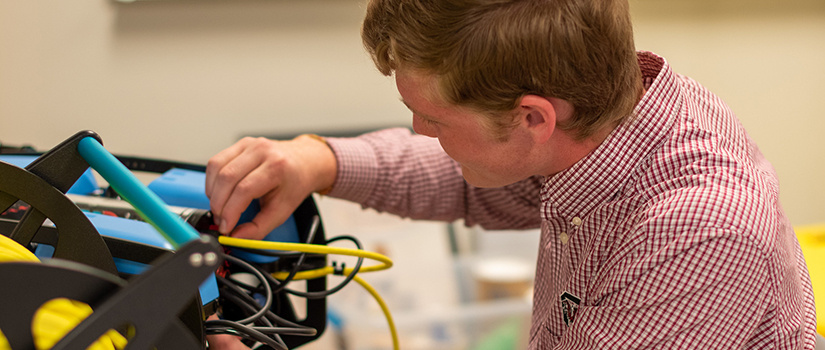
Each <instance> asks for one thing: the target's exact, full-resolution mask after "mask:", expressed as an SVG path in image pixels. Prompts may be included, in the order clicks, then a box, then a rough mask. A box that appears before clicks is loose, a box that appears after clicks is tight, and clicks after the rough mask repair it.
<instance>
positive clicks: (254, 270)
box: [224, 254, 274, 324]
mask: <svg viewBox="0 0 825 350" xmlns="http://www.w3.org/2000/svg"><path fill="white" fill-rule="evenodd" d="M224 258H225V259H227V260H229V261H230V262H232V263H233V264H236V265H239V266H241V267H243V268H244V269H245V270H247V271H249V272H251V273H252V274H254V275H255V276H256V277H258V279H260V280H261V284H263V286H264V296H266V302H264V305H263V306H262V307H261V309H260V310H258V312H256V313H255V314H253V315H252V316H249V317H247V318H244V319H242V320H238V321H235V322H238V323H241V324H248V323H253V322H254V321H255V320H257V319H258V318H260V317H261V316H263V315H264V314H265V313H266V310H269V308H270V307H272V300H273V299H274V293H273V291H272V287H271V286H270V285H269V283H268V280H267V278H266V276H267V274H264V273H261V271H260V270H258V269H257V268H255V266H252V265H251V264H250V263H248V262H246V261H243V260H241V259H238V258H236V257H234V256H231V255H229V254H224Z"/></svg>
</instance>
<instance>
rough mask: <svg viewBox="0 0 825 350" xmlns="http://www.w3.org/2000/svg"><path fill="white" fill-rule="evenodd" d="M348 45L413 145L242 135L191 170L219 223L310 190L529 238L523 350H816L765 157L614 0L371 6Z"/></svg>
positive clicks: (267, 211)
mask: <svg viewBox="0 0 825 350" xmlns="http://www.w3.org/2000/svg"><path fill="white" fill-rule="evenodd" d="M362 34H363V38H364V43H365V46H366V47H367V50H368V51H369V52H370V54H371V55H372V57H373V59H374V60H375V62H376V65H377V67H378V69H379V70H380V71H381V72H382V73H383V74H385V75H394V77H395V81H396V85H397V87H398V91H399V93H400V95H401V98H402V101H403V103H405V104H406V105H407V106H408V107H409V109H410V110H411V111H412V113H413V128H414V130H415V132H416V133H417V134H420V135H410V133H409V132H407V131H406V130H402V129H394V130H385V131H379V132H376V133H371V134H367V135H363V136H361V137H358V138H354V139H327V140H322V139H318V138H314V137H310V136H302V137H298V138H296V139H294V140H291V141H270V140H264V139H244V140H241V141H239V142H238V143H237V144H235V145H233V146H232V147H230V148H228V149H226V150H224V151H222V152H221V153H219V154H217V155H216V156H214V157H213V158H212V159H211V160H210V161H209V166H208V169H207V194H208V195H209V196H210V198H211V201H212V210H213V212H214V213H215V215H216V217H217V218H218V219H219V225H220V228H221V231H222V232H224V233H227V234H232V235H233V236H237V237H247V238H260V237H262V236H263V234H264V233H265V232H268V231H269V230H271V229H272V228H274V227H275V226H277V225H278V224H280V223H281V222H283V221H284V220H285V219H286V217H287V216H288V215H289V214H290V213H291V212H292V210H293V209H294V208H295V207H296V206H297V205H298V204H299V203H300V202H301V200H302V199H303V198H304V197H306V196H307V195H308V194H309V193H311V192H313V191H321V192H324V193H328V195H330V196H334V197H339V198H344V199H348V200H351V201H354V202H357V203H361V204H362V205H364V206H366V207H371V208H375V209H377V210H381V211H387V212H392V213H395V214H398V215H401V216H405V217H411V218H416V219H429V220H445V221H452V220H457V219H464V220H465V222H466V224H467V225H481V226H483V227H485V228H487V229H520V228H536V227H540V228H541V232H542V238H541V243H540V247H538V249H539V257H538V262H537V271H536V279H535V291H534V306H533V322H532V328H531V330H530V345H529V347H530V349H551V348H552V349H607V348H634V349H635V348H656V349H660V348H661V349H705V348H724V349H763V348H764V349H813V347H814V344H815V333H814V328H815V314H814V304H813V293H812V290H811V285H810V278H809V276H808V272H807V269H806V266H805V261H804V259H803V257H802V253H801V250H800V248H799V244H798V242H797V241H796V238H795V236H794V233H793V230H792V228H791V225H790V223H789V222H788V220H787V218H786V216H785V215H784V213H783V212H782V209H781V207H780V204H779V202H778V181H777V179H776V175H775V173H774V171H773V169H772V167H771V165H770V164H769V163H768V162H767V161H766V160H765V158H764V157H763V156H762V155H761V154H760V152H759V150H758V149H757V147H756V145H755V144H754V143H753V142H752V141H751V140H750V139H749V138H748V136H747V134H746V133H745V131H744V130H743V128H742V126H741V125H740V124H739V122H738V121H737V119H736V117H735V116H734V114H733V113H732V112H731V111H730V110H729V109H728V107H727V106H726V105H725V104H724V103H723V102H722V101H721V100H719V99H718V98H717V97H716V96H714V95H713V94H712V93H710V92H709V91H707V90H706V89H704V88H703V87H702V86H701V85H699V84H698V83H696V82H695V81H693V80H690V79H689V78H686V77H684V76H681V75H678V74H676V73H674V72H673V71H672V70H671V68H670V66H669V65H668V64H667V62H666V61H665V60H664V59H663V58H661V57H658V56H656V55H655V54H652V53H649V52H636V51H635V48H634V44H633V33H632V28H631V22H630V16H629V11H628V3H627V1H626V0H546V1H536V0H438V1H435V0H432V1H426V0H373V1H371V2H370V4H369V7H368V9H367V16H366V19H365V21H364V27H363V33H362ZM324 141H325V142H324ZM253 198H261V200H262V203H263V210H262V212H261V214H259V215H258V217H257V218H255V220H253V222H251V223H248V224H244V225H240V226H238V227H234V226H235V223H236V222H237V220H238V217H239V215H240V213H241V211H242V210H243V209H244V208H246V206H247V205H248V203H249V202H250V201H251V200H252V199H253ZM233 228H234V229H233Z"/></svg>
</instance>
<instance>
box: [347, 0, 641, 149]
mask: <svg viewBox="0 0 825 350" xmlns="http://www.w3.org/2000/svg"><path fill="white" fill-rule="evenodd" d="M362 37H363V40H364V45H365V46H366V48H367V51H368V52H369V53H370V54H371V55H372V58H373V60H374V61H375V63H376V66H377V67H378V69H379V70H380V71H381V72H382V73H383V74H385V75H391V74H393V72H394V71H396V70H398V69H412V70H415V71H419V72H428V73H429V74H432V75H433V76H434V77H435V78H436V80H437V89H438V93H439V94H440V95H441V97H442V99H443V100H445V101H447V102H448V103H451V104H455V105H458V106H462V107H465V108H469V109H472V110H475V111H477V112H479V113H481V114H483V115H485V116H486V117H487V124H488V126H489V127H490V129H491V130H493V131H495V132H496V133H497V134H498V135H499V136H500V137H501V138H502V139H506V137H507V136H506V135H507V134H508V132H509V130H510V129H511V128H512V127H513V125H515V124H516V123H517V121H514V120H513V118H512V116H513V113H512V111H513V110H514V109H515V108H516V107H517V106H518V105H519V103H520V100H521V98H522V97H524V96H526V95H537V96H543V97H553V98H558V99H562V100H565V101H568V102H569V103H570V104H571V105H572V106H573V108H574V116H573V118H571V120H570V121H569V122H567V123H565V124H560V125H558V127H559V128H561V129H563V130H568V131H570V132H571V133H573V134H574V135H576V136H577V137H581V138H584V137H587V136H589V135H590V134H591V133H593V132H594V131H596V130H598V129H600V128H602V127H604V126H606V125H610V124H614V123H616V122H618V121H620V120H621V119H622V118H624V117H626V116H628V115H630V113H631V112H632V110H633V107H634V106H635V104H636V103H637V101H638V100H639V97H640V94H641V91H642V87H641V75H640V74H641V73H640V70H639V68H638V62H637V60H636V54H635V47H634V44H633V31H632V26H631V22H630V15H629V10H628V3H627V0H372V1H371V2H370V3H369V5H368V8H367V15H366V18H365V20H364V25H363V29H362Z"/></svg>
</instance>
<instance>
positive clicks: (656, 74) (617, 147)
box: [541, 52, 682, 220]
mask: <svg viewBox="0 0 825 350" xmlns="http://www.w3.org/2000/svg"><path fill="white" fill-rule="evenodd" d="M637 57H638V59H639V65H640V66H641V69H642V78H643V80H644V81H645V86H646V88H647V91H646V92H645V95H644V96H643V97H642V99H641V101H640V102H639V103H638V104H637V105H636V108H635V109H634V111H633V115H634V117H632V118H627V120H625V121H624V122H622V124H620V125H619V126H618V127H616V129H614V130H613V132H611V134H610V135H609V136H608V137H607V139H605V141H604V142H602V144H601V145H599V147H598V148H596V149H595V150H594V151H593V152H591V153H590V154H589V155H587V156H586V157H584V158H582V159H581V160H580V161H578V162H577V163H576V164H574V165H573V166H572V167H570V168H568V169H566V170H564V171H562V172H560V173H558V174H555V175H553V176H550V177H547V178H546V179H545V182H544V185H543V186H542V190H541V201H542V218H543V219H545V220H547V219H551V218H553V217H561V218H564V219H571V218H573V217H581V218H584V217H585V216H586V215H587V214H588V213H590V212H591V211H592V210H593V209H594V208H595V207H596V206H597V205H599V204H601V203H605V202H607V201H609V200H610V199H611V198H613V197H614V196H615V195H616V194H617V193H618V192H620V191H621V189H622V188H623V187H624V185H625V184H626V183H627V181H628V180H629V179H630V177H631V175H632V172H633V170H634V169H635V168H637V167H638V166H639V165H640V164H641V162H642V161H643V160H644V159H645V158H646V155H648V154H650V153H652V152H653V151H654V150H656V149H658V148H659V147H661V145H662V142H663V141H664V140H665V138H666V136H667V135H668V134H669V132H670V130H671V127H672V126H673V123H674V121H675V119H676V118H675V117H676V116H677V114H678V111H679V109H680V107H681V104H682V99H681V94H680V91H679V86H678V84H677V83H676V80H677V78H676V75H675V74H674V73H673V71H672V70H671V68H670V65H668V63H667V61H666V60H665V59H664V58H662V57H659V56H657V55H655V54H653V53H651V52H638V53H637ZM648 84H649V85H648Z"/></svg>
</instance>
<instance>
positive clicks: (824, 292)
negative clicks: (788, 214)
mask: <svg viewBox="0 0 825 350" xmlns="http://www.w3.org/2000/svg"><path fill="white" fill-rule="evenodd" d="M795 231H796V237H797V239H798V240H799V244H800V245H801V246H802V254H804V255H805V262H806V263H807V265H808V272H809V273H810V274H811V282H812V283H813V288H814V302H815V303H816V319H817V323H818V324H817V326H816V332H817V333H819V334H820V335H823V336H825V224H820V225H810V226H801V227H796V228H795Z"/></svg>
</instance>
